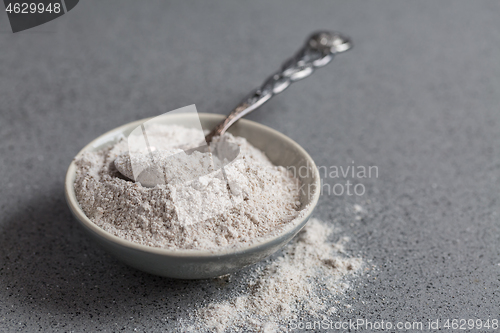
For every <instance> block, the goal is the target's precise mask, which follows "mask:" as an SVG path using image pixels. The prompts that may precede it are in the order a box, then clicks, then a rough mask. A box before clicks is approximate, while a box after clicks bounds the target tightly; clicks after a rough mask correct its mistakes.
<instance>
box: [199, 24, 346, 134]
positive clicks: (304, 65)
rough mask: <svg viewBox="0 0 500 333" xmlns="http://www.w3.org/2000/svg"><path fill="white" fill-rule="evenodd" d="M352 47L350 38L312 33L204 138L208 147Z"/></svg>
mask: <svg viewBox="0 0 500 333" xmlns="http://www.w3.org/2000/svg"><path fill="white" fill-rule="evenodd" d="M351 47H352V43H351V41H350V39H349V38H347V37H344V36H342V35H340V34H338V33H336V32H328V31H319V32H315V33H313V34H312V35H311V36H310V37H309V38H308V39H307V40H306V43H305V45H304V46H303V47H302V48H301V49H300V50H299V51H298V52H297V53H296V54H295V56H293V57H292V58H290V59H288V60H287V61H285V62H284V63H283V65H282V66H281V70H279V71H278V72H276V73H274V74H273V75H271V76H270V77H269V78H268V79H267V80H266V81H264V83H263V84H262V85H261V86H260V87H259V88H257V89H255V90H254V91H252V93H251V94H250V95H248V96H247V97H246V98H245V99H244V100H243V101H242V102H241V103H240V104H238V106H237V107H236V108H235V109H234V110H233V111H232V112H231V113H230V114H229V115H228V116H227V117H226V119H224V120H223V121H222V122H220V123H219V124H218V125H217V126H216V127H215V128H214V129H213V130H212V131H211V132H210V133H209V134H208V135H207V136H206V137H205V139H206V141H207V143H210V141H212V138H213V137H214V136H218V135H222V134H224V133H225V132H226V130H227V129H228V128H229V127H230V126H231V125H232V124H234V123H235V122H236V121H237V120H238V119H240V118H241V117H244V116H245V115H247V114H249V113H250V112H252V111H253V110H255V109H257V108H259V107H260V106H261V105H262V104H264V103H265V102H267V101H268V100H270V99H271V98H272V97H273V96H274V95H277V94H279V93H280V92H282V91H283V90H285V89H286V88H288V87H289V86H290V84H292V83H293V82H295V81H298V80H301V79H303V78H305V77H308V76H309V75H311V74H312V73H313V72H314V70H315V69H316V68H318V67H323V66H325V65H326V64H328V63H329V62H330V61H331V60H332V59H333V56H334V55H335V53H340V52H344V51H347V50H349V49H350V48H351Z"/></svg>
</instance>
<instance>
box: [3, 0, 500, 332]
mask: <svg viewBox="0 0 500 333" xmlns="http://www.w3.org/2000/svg"><path fill="white" fill-rule="evenodd" d="M499 17H500V6H499V5H498V3H497V2H496V1H483V0H477V1H458V0H453V1H451V0H449V1H440V2H439V3H436V2H434V1H430V0H428V1H418V2H415V1H414V2H411V3H410V2H404V3H403V2H401V1H396V0H392V1H390V0H377V1H370V2H362V1H350V0H345V1H330V0H328V1H327V0H325V1H313V2H305V1H289V0H286V1H285V0H279V1H260V0H259V1H247V2H245V3H244V4H243V2H235V1H222V0H221V1H211V2H210V3H207V2H202V1H198V2H196V3H194V2H190V4H189V5H188V4H187V3H185V2H180V1H176V2H173V1H164V2H159V1H147V2H138V1H136V2H132V1H127V2H125V1H119V2H118V1H114V2H113V3H112V2H111V1H106V2H105V3H103V2H99V1H81V2H80V3H79V4H78V5H77V7H75V9H73V10H72V11H71V12H69V14H67V15H64V16H63V17H60V18H59V19H56V20H54V21H52V22H50V23H47V24H45V25H43V26H40V27H38V28H34V29H32V30H29V31H26V32H24V33H23V32H21V33H17V34H12V33H11V32H10V30H9V26H8V23H7V21H6V15H5V13H3V14H0V45H1V47H0V49H1V51H0V155H1V156H2V157H1V159H0V170H1V174H0V175H1V177H0V188H1V190H0V331H2V332H5V331H23V332H26V331H37V330H39V331H50V330H60V331H70V330H74V331H97V330H102V331H118V330H124V331H134V330H135V329H137V330H138V331H154V330H158V331H160V330H161V331H172V330H173V329H174V328H175V327H177V326H178V325H179V322H180V320H181V319H185V318H187V315H188V314H189V312H190V311H191V310H192V308H193V303H194V302H196V301H198V300H200V299H202V298H206V299H209V298H211V297H214V295H216V294H217V293H221V291H220V290H218V289H217V287H216V286H214V284H213V283H212V282H210V281H194V282H192V281H191V282H190V281H174V280H169V279H164V278H160V277H155V276H150V275H148V274H145V273H142V272H139V271H136V270H134V269H131V268H128V267H126V266H124V265H122V264H121V263H119V262H117V261H116V260H115V259H113V258H112V257H110V256H109V255H108V254H106V253H105V252H103V251H102V250H101V249H100V248H97V247H95V246H94V244H93V243H91V242H90V240H89V239H88V238H87V237H86V235H85V234H84V233H83V231H82V230H81V229H80V227H79V226H78V225H77V223H76V222H75V221H74V219H73V217H72V216H71V214H70V212H69V210H68V208H67V206H66V203H65V200H64V192H63V181H64V174H65V171H66V168H67V166H68V164H69V163H70V161H71V159H72V157H73V156H74V155H75V154H76V153H77V152H78V151H79V150H80V149H81V148H82V147H83V146H84V145H85V144H87V143H88V142H89V141H91V140H92V139H93V138H95V137H97V136H98V135H100V134H102V133H104V132H105V131H107V130H110V129H112V128H114V127H117V126H118V125H121V124H124V123H127V122H130V121H133V120H136V119H140V118H144V117H149V116H154V115H158V114H161V113H163V112H166V111H169V110H173V109H176V108H179V107H182V106H185V105H189V104H193V103H195V104H196V105H197V108H198V111H200V112H216V113H227V112H228V110H230V109H231V108H232V107H233V106H234V105H235V104H236V103H237V102H238V101H239V100H240V99H241V98H242V97H243V96H244V95H246V94H247V93H248V92H249V91H250V90H251V89H252V88H254V87H255V86H257V85H258V84H260V82H261V81H262V80H263V79H264V78H265V77H266V76H267V75H268V74H269V73H271V72H272V71H274V70H276V69H277V68H278V67H279V65H280V63H281V61H282V60H284V59H285V57H287V56H289V55H290V54H291V53H292V52H294V51H295V50H296V49H297V48H298V47H299V46H300V45H301V43H302V42H303V40H304V38H305V37H306V36H307V35H308V34H309V33H310V32H311V31H313V30H316V29H318V28H322V29H336V30H339V31H341V32H343V33H345V34H347V35H349V36H351V37H352V39H353V41H354V44H355V47H354V49H353V50H352V51H350V52H348V53H346V54H342V55H339V56H338V57H337V58H336V59H334V61H333V63H332V64H330V65H329V66H328V67H327V68H325V69H322V70H321V71H318V73H316V74H315V75H314V76H313V77H312V78H309V79H307V80H305V81H303V82H300V83H297V84H296V85H294V86H293V87H291V88H290V89H289V90H288V91H286V92H284V93H283V94H282V95H281V96H278V97H276V99H273V100H272V101H271V102H269V103H268V104H267V105H265V106H264V107H263V108H262V109H261V110H260V111H258V112H255V113H254V114H252V115H250V117H249V118H250V119H253V120H256V121H259V122H261V123H263V124H265V125H268V126H270V127H272V128H275V129H277V130H279V131H281V132H283V133H285V134H286V135H288V136H290V137H291V138H293V139H294V140H296V141H297V142H298V143H299V144H301V145H302V146H303V147H304V148H305V149H306V150H307V151H308V152H309V153H310V154H311V156H312V157H313V158H314V160H315V161H316V162H317V164H318V165H320V166H347V165H351V164H352V165H356V166H360V165H361V166H370V165H375V166H377V167H378V170H379V176H378V178H375V177H372V178H370V179H357V180H356V181H357V182H358V183H361V184H363V185H364V186H365V189H366V193H365V194H364V195H362V196H355V195H354V196H347V195H343V196H336V195H333V194H331V193H330V194H328V193H325V194H324V195H323V196H322V197H321V199H320V203H319V206H318V207H317V210H316V214H315V215H316V216H317V217H318V218H320V219H323V220H325V221H329V222H330V223H334V224H335V225H336V226H338V227H340V228H341V230H342V231H341V234H342V235H345V236H350V237H351V242H349V243H348V250H349V252H350V253H351V254H352V255H356V256H357V255H361V256H362V257H363V258H364V259H365V260H366V261H368V262H369V263H370V265H374V266H375V269H373V270H372V271H370V273H369V274H365V275H364V276H362V277H360V278H358V279H356V280H355V281H354V282H353V288H352V289H351V291H350V292H349V294H348V295H347V298H348V301H346V302H348V304H350V305H351V307H350V308H343V307H341V308H340V310H339V312H338V318H343V319H356V318H367V319H371V320H382V319H383V320H386V321H387V320H393V321H396V320H397V321H406V320H409V321H416V320H419V321H423V322H427V321H428V320H435V319H436V318H440V319H441V320H444V319H447V318H451V319H452V318H457V319H460V318H464V319H469V318H474V319H476V318H480V319H483V320H486V319H488V318H490V320H491V319H492V318H497V319H499V317H500V281H499V276H500V265H499V264H500V245H499V244H500V222H499V218H500V216H499V214H500V210H499V206H500V196H499V190H500V20H499ZM341 181H343V179H340V180H339V179H332V178H328V179H325V183H326V184H330V185H334V184H335V183H337V182H341ZM355 204H358V205H360V206H361V207H363V212H362V213H361V214H359V213H358V214H356V212H355V210H354V205H355ZM356 216H360V218H356ZM249 269H252V268H249ZM244 274H245V272H241V273H239V274H236V275H235V277H234V279H236V280H237V279H238V278H239V277H241V276H242V275H244ZM222 293H223V291H222Z"/></svg>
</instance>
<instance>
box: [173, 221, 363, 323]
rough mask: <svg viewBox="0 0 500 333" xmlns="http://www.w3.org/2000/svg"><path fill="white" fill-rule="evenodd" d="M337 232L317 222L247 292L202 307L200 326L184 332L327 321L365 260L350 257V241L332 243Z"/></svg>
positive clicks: (262, 270) (246, 287) (260, 272)
mask: <svg viewBox="0 0 500 333" xmlns="http://www.w3.org/2000/svg"><path fill="white" fill-rule="evenodd" d="M332 232H333V229H332V227H331V226H329V225H327V224H326V223H324V222H322V221H320V220H318V219H315V218H311V220H310V221H309V223H308V224H307V225H306V227H305V228H304V230H303V231H302V232H301V233H299V235H297V237H296V238H295V239H294V240H293V241H292V242H291V243H290V244H289V245H287V247H285V249H284V250H283V254H282V255H281V256H280V257H278V258H277V259H275V260H273V261H271V262H270V263H269V264H267V265H266V266H264V267H261V268H257V269H256V271H255V274H253V275H254V276H252V277H251V278H249V279H248V280H247V281H245V283H244V284H243V285H242V286H241V288H240V290H242V293H240V294H238V295H233V297H230V298H229V299H227V300H224V301H212V302H210V303H209V304H206V305H205V306H204V307H202V308H200V309H198V310H197V312H196V314H195V315H193V319H194V321H195V323H194V324H189V325H187V324H186V323H182V325H181V326H182V331H183V332H243V331H244V332H287V331H288V330H287V327H288V325H289V323H290V321H292V320H294V319H295V320H297V319H298V318H299V315H300V316H311V317H317V318H321V319H323V318H324V316H326V315H331V314H333V313H335V312H336V309H335V308H331V307H330V308H329V307H328V306H327V304H328V303H331V301H332V299H333V297H335V296H338V295H340V294H342V293H343V292H344V291H345V290H347V289H348V288H349V284H348V282H346V278H347V277H349V276H352V275H354V274H356V273H358V272H360V269H361V267H362V265H363V262H362V260H361V258H353V257H348V256H347V255H346V254H345V253H344V250H343V245H344V244H345V243H346V242H347V241H348V238H346V237H344V238H341V239H340V240H339V241H338V242H336V243H333V242H330V241H328V238H329V236H330V235H331V234H332Z"/></svg>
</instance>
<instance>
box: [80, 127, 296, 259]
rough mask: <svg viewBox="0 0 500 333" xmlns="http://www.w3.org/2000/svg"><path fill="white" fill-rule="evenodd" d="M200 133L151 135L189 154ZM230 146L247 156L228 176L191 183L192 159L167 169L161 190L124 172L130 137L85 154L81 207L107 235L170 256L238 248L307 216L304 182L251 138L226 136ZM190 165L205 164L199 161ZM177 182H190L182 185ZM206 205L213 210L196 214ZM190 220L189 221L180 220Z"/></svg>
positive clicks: (180, 130) (216, 174) (166, 130)
mask: <svg viewBox="0 0 500 333" xmlns="http://www.w3.org/2000/svg"><path fill="white" fill-rule="evenodd" d="M195 131H196V130H193V129H187V128H184V127H180V126H165V125H163V126H158V127H156V128H153V129H152V132H151V133H148V135H149V134H151V135H152V136H156V137H155V139H156V141H157V142H158V140H163V144H162V148H163V149H165V147H166V148H167V149H171V150H175V149H178V148H180V147H182V148H183V149H185V148H186V143H190V144H191V146H193V147H196V146H197V144H198V143H199V142H196V140H193V138H199V137H200V136H199V133H196V132H195ZM201 137H203V136H201ZM226 139H227V141H228V142H232V143H234V144H237V145H238V146H240V149H241V153H240V155H239V156H238V158H237V159H236V160H235V161H233V162H232V163H231V164H230V165H228V166H227V167H225V168H224V170H225V171H226V175H224V174H223V173H222V170H221V169H219V170H213V172H211V173H210V174H207V175H204V176H203V177H199V178H197V179H194V180H189V173H190V172H191V171H189V170H191V169H193V170H194V169H195V166H196V161H191V162H189V161H188V160H186V161H188V162H189V163H188V162H186V167H180V166H179V165H177V166H174V167H173V169H172V167H169V168H166V170H165V171H166V172H168V175H169V178H168V183H167V184H165V185H157V186H156V187H154V188H147V187H143V186H141V185H140V184H139V183H135V182H133V181H130V180H128V179H125V177H123V176H122V175H121V174H120V173H119V172H118V171H117V169H116V167H115V164H114V161H115V159H116V158H117V157H118V156H120V155H122V154H123V153H125V152H127V150H128V145H127V140H126V138H124V137H123V138H121V139H120V140H119V141H118V142H117V143H116V144H114V145H112V146H111V147H109V148H106V149H103V150H100V151H95V152H86V153H84V154H82V155H81V156H78V157H77V159H76V161H75V162H76V166H77V170H76V179H75V193H76V197H77V200H78V202H79V204H80V206H81V208H82V210H83V211H84V212H85V214H86V215H87V216H88V217H89V218H90V220H92V221H93V222H94V223H95V224H96V225H98V226H99V227H101V228H102V229H104V230H106V231H108V232H110V233H112V234H114V235H116V236H118V237H120V238H124V239H127V240H130V241H133V242H136V243H139V244H143V245H147V246H154V247H161V248H168V249H215V248H220V247H224V246H239V245H241V244H247V243H251V242H252V241H255V240H256V239H258V238H260V237H264V236H267V235H269V234H271V233H273V232H276V231H277V230H279V229H280V228H284V227H286V226H287V225H289V224H290V222H291V221H292V220H294V219H295V218H296V217H297V216H298V215H299V213H300V209H303V207H301V203H300V201H299V185H300V184H299V181H298V180H297V179H296V178H294V177H293V176H292V175H291V174H290V173H289V172H287V170H286V169H285V168H283V167H279V166H274V165H273V164H272V163H271V162H270V161H269V159H268V158H267V157H266V156H265V154H264V153H263V152H261V151H260V150H258V149H256V148H255V147H253V146H252V145H251V144H249V143H248V142H247V141H246V140H245V139H244V138H242V137H233V136H231V135H230V134H227V136H226ZM188 146H189V145H188ZM186 158H187V159H192V158H195V159H196V158H199V159H200V160H202V156H198V157H196V155H193V156H188V157H186ZM200 163H201V162H200ZM176 168H177V169H176ZM186 168H187V169H186ZM190 168H191V169H190ZM188 169H189V170H188ZM186 170H187V171H186ZM193 172H199V170H194V171H193ZM176 177H181V178H182V177H187V178H184V179H180V181H179V178H176ZM226 180H227V181H226ZM228 182H229V185H230V190H231V191H228ZM169 183H171V184H169ZM172 184H174V185H175V186H174V185H172ZM200 205H205V207H209V208H211V209H202V210H199V209H198V210H196V208H199V206H200ZM213 212H218V214H216V215H214V214H213ZM181 213H184V215H183V214H181ZM186 214H188V216H189V219H188V218H185V217H184V220H181V218H180V217H181V216H185V215H186ZM207 214H208V215H207ZM187 222H189V223H187Z"/></svg>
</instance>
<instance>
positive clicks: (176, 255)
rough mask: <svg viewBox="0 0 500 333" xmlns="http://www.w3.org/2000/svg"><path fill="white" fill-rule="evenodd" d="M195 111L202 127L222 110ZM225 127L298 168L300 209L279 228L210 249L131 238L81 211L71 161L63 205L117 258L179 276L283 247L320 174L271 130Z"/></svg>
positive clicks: (225, 267) (100, 141) (234, 266)
mask: <svg viewBox="0 0 500 333" xmlns="http://www.w3.org/2000/svg"><path fill="white" fill-rule="evenodd" d="M198 115H199V118H200V121H201V125H202V127H203V128H206V129H212V128H214V126H216V125H217V124H218V123H220V121H221V120H223V119H224V118H225V116H223V115H216V114H206V113H200V114H198ZM190 116H192V115H183V114H174V115H171V116H169V118H168V122H169V124H173V123H175V124H178V125H181V126H186V127H187V126H189V122H190V121H189V119H188V117H190ZM145 121H147V119H143V120H139V121H136V122H132V123H129V124H126V125H123V126H120V127H118V128H116V129H113V130H111V131H109V132H107V133H105V134H103V135H101V136H100V137H98V138H97V139H95V140H94V141H92V142H90V143H89V144H88V145H87V146H85V147H84V148H83V149H82V150H81V151H80V152H79V153H78V155H77V156H76V158H78V157H79V156H80V155H81V154H82V153H84V152H86V151H97V150H100V149H103V148H105V147H108V146H110V145H112V144H113V143H115V142H117V141H118V140H119V139H120V138H121V137H123V136H127V135H128V134H129V133H130V131H132V130H133V129H134V128H136V127H137V126H138V125H140V124H141V123H144V122H145ZM228 132H230V133H231V134H233V135H236V136H242V137H244V138H246V139H247V140H248V141H249V142H250V143H251V144H252V145H254V146H255V147H257V148H258V149H260V150H262V151H264V152H265V153H266V155H267V156H268V158H269V159H270V160H271V162H273V163H274V164H275V165H281V166H284V167H287V168H292V170H301V172H298V173H296V176H297V177H298V178H299V179H300V181H301V184H302V191H301V195H300V202H301V208H300V209H301V211H300V214H299V216H298V217H297V218H295V219H294V220H293V221H291V222H289V223H288V224H287V225H286V226H285V227H284V228H283V229H280V230H277V231H276V232H272V233H271V234H269V235H267V236H266V237H263V238H259V239H255V240H254V241H253V242H252V243H251V244H243V245H238V246H237V247H234V246H229V247H223V248H220V249H215V250H191V249H188V250H170V249H162V248H155V247H149V246H145V245H140V244H137V243H133V242H131V241H127V240H125V239H122V238H119V237H117V236H115V235H113V234H111V233H109V232H107V231H104V230H103V229H101V228H100V227H98V226H97V225H96V224H94V223H93V222H92V221H91V220H90V219H89V218H88V217H87V216H86V215H85V213H84V212H83V210H82V209H81V207H80V205H79V203H78V201H77V199H76V196H75V189H74V182H75V176H76V165H75V162H74V161H73V162H72V163H71V164H70V166H69V168H68V171H67V174H66V180H65V194H66V201H67V203H68V206H69V208H70V210H71V212H72V213H73V215H74V216H75V217H76V219H77V221H78V222H79V223H80V225H81V226H82V227H83V229H84V230H85V231H86V232H87V233H88V234H89V236H90V237H91V238H92V239H94V240H95V241H96V242H97V243H99V244H100V245H101V246H102V247H103V248H104V249H105V250H107V251H108V252H109V253H110V254H112V255H113V256H115V257H116V258H118V259H119V260H121V261H122V262H124V263H126V264H128V265H130V266H132V267H135V268H137V269H139V270H142V271H145V272H148V273H151V274H155V275H160V276H165V277H170V278H178V279H204V278H211V277H216V276H220V275H224V274H228V273H232V272H235V271H237V270H239V269H241V268H243V267H245V266H248V265H251V264H254V263H256V262H259V261H261V260H263V259H265V258H266V257H268V256H270V255H271V254H273V253H274V252H276V251H277V250H279V249H280V248H282V247H283V246H284V245H285V244H287V243H288V242H289V241H290V240H291V239H292V238H293V237H294V236H295V235H296V234H297V233H298V232H299V231H300V230H301V229H302V228H303V227H304V226H305V224H306V223H307V221H308V219H309V217H310V216H311V214H312V212H313V210H314V207H315V206H316V204H317V202H318V198H319V193H320V185H321V184H320V177H319V173H318V170H317V168H316V165H315V163H314V161H313V160H312V158H311V157H310V156H309V155H308V154H307V152H306V151H305V150H304V149H303V148H302V147H300V146H299V145H298V144H297V143H296V142H294V141H293V140H291V139H290V138H288V137H287V136H285V135H283V134H281V133H279V132H278V131H276V130H273V129H271V128H269V127H267V126H264V125H261V124H258V123H256V122H253V121H250V120H246V119H241V120H239V121H238V122H237V123H235V124H234V125H233V126H231V128H230V129H229V131H228ZM304 168H305V169H304ZM302 170H306V171H307V172H305V171H302ZM303 174H305V175H303Z"/></svg>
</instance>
